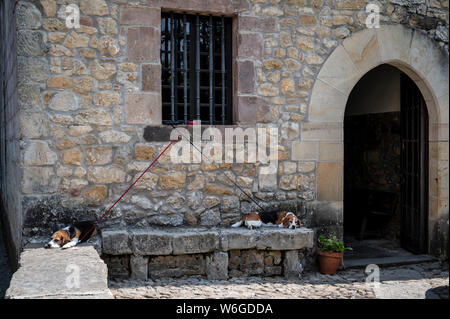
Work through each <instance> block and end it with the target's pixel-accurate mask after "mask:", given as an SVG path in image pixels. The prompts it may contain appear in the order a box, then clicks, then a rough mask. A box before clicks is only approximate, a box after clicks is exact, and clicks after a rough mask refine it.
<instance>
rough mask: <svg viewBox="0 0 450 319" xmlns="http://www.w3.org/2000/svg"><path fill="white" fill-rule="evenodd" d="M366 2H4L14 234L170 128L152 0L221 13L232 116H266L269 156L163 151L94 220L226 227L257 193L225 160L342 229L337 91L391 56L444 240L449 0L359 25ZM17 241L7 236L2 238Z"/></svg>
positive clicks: (158, 144)
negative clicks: (410, 95)
mask: <svg viewBox="0 0 450 319" xmlns="http://www.w3.org/2000/svg"><path fill="white" fill-rule="evenodd" d="M4 2H5V1H4ZM10 2H14V1H10ZM368 3H369V2H368V1H364V0H184V1H177V0H21V1H17V2H16V3H15V16H16V24H17V39H16V41H17V96H18V104H17V110H18V117H19V120H18V123H19V125H18V128H17V135H18V140H17V145H18V146H19V147H20V156H18V158H17V159H16V163H15V164H16V165H18V167H19V168H18V170H17V174H16V175H15V176H14V178H17V179H18V180H19V181H20V182H18V183H17V184H16V183H12V184H8V183H5V179H8V180H9V177H8V176H6V175H4V174H2V178H3V179H4V183H3V185H4V186H3V187H5V189H8V188H9V191H10V192H12V193H14V194H15V195H14V196H17V197H18V198H19V203H18V204H17V205H16V208H15V210H11V211H10V212H7V213H9V214H18V215H20V216H21V219H20V225H16V224H14V223H11V226H10V227H11V228H12V231H11V233H21V234H22V235H23V238H22V242H26V240H27V238H29V237H31V236H37V235H48V232H49V231H50V229H51V228H54V227H56V226H59V225H62V224H65V223H68V222H71V221H73V220H77V219H86V218H90V219H94V218H95V217H100V216H101V215H102V213H103V212H104V210H105V208H107V207H108V206H109V205H111V204H112V203H113V202H114V201H115V200H116V199H117V198H118V197H119V196H120V195H121V194H122V193H123V192H124V191H125V190H126V189H127V187H128V186H129V185H130V184H131V182H132V181H133V180H134V179H135V178H137V176H138V175H139V174H140V173H141V172H142V171H143V170H144V169H145V168H146V167H147V166H148V164H149V161H150V160H151V159H152V158H154V156H156V155H157V154H158V153H159V152H160V151H161V150H162V149H163V148H164V147H165V146H166V145H167V139H165V140H164V139H161V138H159V139H157V138H155V139H152V138H149V137H148V136H146V134H145V132H153V133H155V132H156V133H155V134H154V135H159V136H162V135H163V136H164V134H166V135H167V131H168V130H169V129H170V127H169V128H167V126H164V125H162V122H161V118H162V116H161V114H162V105H161V87H160V83H161V62H160V45H161V12H162V11H175V12H187V13H200V14H212V15H218V16H222V15H224V16H227V17H232V19H233V22H232V24H233V92H232V95H233V124H234V125H236V126H239V127H243V128H246V127H256V126H267V127H277V128H278V129H279V140H278V143H279V147H278V150H277V151H278V159H279V165H278V168H277V171H276V173H275V174H274V175H273V176H267V175H262V174H260V171H261V167H260V165H258V164H228V163H222V164H206V163H202V164H189V165H186V164H183V165H180V164H173V163H171V162H170V157H169V156H168V155H167V154H166V155H164V156H163V157H162V158H161V159H160V161H159V162H158V164H157V165H156V166H155V167H153V168H152V169H151V170H150V171H149V172H148V173H147V174H146V175H145V176H144V178H143V180H141V181H140V182H139V183H138V184H137V185H136V187H135V188H134V189H133V190H132V191H131V192H130V193H129V194H128V195H127V196H126V197H124V198H123V200H122V201H121V202H120V203H119V204H118V205H117V206H116V208H115V209H114V210H113V211H112V212H111V213H110V214H109V215H108V216H107V217H106V218H105V219H104V221H102V227H105V228H108V227H115V228H126V227H134V228H146V227H152V226H154V225H159V226H172V227H173V226H194V225H201V226H208V227H209V226H223V227H226V226H229V225H230V223H232V222H234V221H235V220H236V219H237V218H238V217H239V216H240V215H241V214H242V213H245V212H249V211H252V210H254V209H255V208H256V207H255V206H254V205H253V204H252V203H251V202H249V201H248V200H247V199H246V197H245V196H243V195H242V194H241V192H240V191H239V190H238V188H236V187H235V186H234V185H233V183H230V181H229V179H228V178H227V177H226V176H224V174H227V176H228V177H229V178H231V179H232V180H233V181H235V182H236V183H237V184H238V185H240V187H242V188H243V189H245V190H246V191H249V192H251V193H252V194H253V195H254V196H255V197H256V198H258V199H259V200H260V201H262V202H264V204H265V205H267V206H271V207H281V206H282V207H289V208H291V209H294V210H295V211H296V212H297V213H298V214H299V215H300V216H301V217H302V219H303V220H304V221H305V224H306V226H308V227H310V228H314V229H316V230H320V231H324V232H332V233H337V234H339V235H342V225H343V160H344V157H343V116H344V111H345V105H346V101H347V98H348V95H349V93H350V91H351V89H352V88H353V87H354V86H355V84H356V83H357V82H358V80H359V79H360V78H361V77H362V76H363V75H364V74H365V73H367V72H368V71H369V70H370V69H372V68H374V67H376V66H378V65H380V64H383V63H388V64H391V65H394V66H396V67H397V68H399V69H400V70H402V71H403V72H405V73H406V74H408V75H409V76H410V77H411V78H412V79H413V80H414V81H415V82H416V84H417V85H418V87H419V88H420V89H421V92H422V95H423V96H424V98H425V100H426V102H427V107H428V111H429V115H430V141H429V142H430V173H429V176H430V198H429V202H430V208H429V229H430V249H431V250H432V251H433V252H435V253H444V252H445V250H446V249H447V248H446V247H447V245H448V244H446V243H445V242H443V241H444V240H447V241H448V22H449V14H448V0H380V1H373V3H374V4H376V5H378V8H379V9H380V12H379V13H380V15H379V21H380V27H379V28H367V27H366V19H367V17H368V14H369V13H367V12H366V6H367V5H368ZM371 3H372V2H371ZM70 4H75V5H77V6H78V8H79V9H80V13H81V18H80V28H74V29H68V28H67V26H66V24H65V20H66V15H67V14H66V7H67V6H68V5H70ZM2 23H3V22H2ZM2 41H3V40H2ZM7 130H9V131H10V132H11V130H16V128H15V127H14V126H13V127H7ZM9 134H12V133H9ZM150 135H151V134H150ZM4 141H5V139H3V140H2V143H4ZM7 156H10V154H9V153H8V154H7ZM3 187H2V189H3ZM3 194H4V195H3V200H4V201H8V200H9V198H7V197H5V193H3ZM10 219H11V218H10ZM446 229H447V230H446ZM446 232H447V235H446ZM20 246H21V243H20V242H19V241H15V249H16V250H19V249H20Z"/></svg>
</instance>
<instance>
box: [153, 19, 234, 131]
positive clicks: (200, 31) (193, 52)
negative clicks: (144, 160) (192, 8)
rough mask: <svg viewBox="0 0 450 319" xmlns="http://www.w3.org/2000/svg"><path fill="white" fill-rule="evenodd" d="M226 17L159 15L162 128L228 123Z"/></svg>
mask: <svg viewBox="0 0 450 319" xmlns="http://www.w3.org/2000/svg"><path fill="white" fill-rule="evenodd" d="M231 25H232V24H231V19H230V18H225V17H216V16H204V15H192V14H177V13H171V12H168V13H166V12H164V13H162V14H161V65H162V119H163V124H186V123H187V122H188V121H192V120H197V121H198V120H200V121H201V122H202V124H208V125H226V124H231V123H232V74H231V70H232V40H231V34H232V28H231Z"/></svg>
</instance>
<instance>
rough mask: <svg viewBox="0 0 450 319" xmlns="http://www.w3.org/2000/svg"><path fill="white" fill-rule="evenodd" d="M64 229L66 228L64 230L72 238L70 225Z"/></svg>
mask: <svg viewBox="0 0 450 319" xmlns="http://www.w3.org/2000/svg"><path fill="white" fill-rule="evenodd" d="M62 230H64V231H65V232H66V233H67V235H68V236H69V238H72V237H71V236H70V227H65V228H63V229H62Z"/></svg>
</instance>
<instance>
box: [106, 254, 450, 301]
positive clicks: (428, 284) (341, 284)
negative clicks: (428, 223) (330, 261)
mask: <svg viewBox="0 0 450 319" xmlns="http://www.w3.org/2000/svg"><path fill="white" fill-rule="evenodd" d="M366 277H367V274H365V272H364V269H348V270H345V271H340V272H339V273H338V274H337V275H335V276H328V275H322V274H320V273H317V272H308V273H305V274H304V275H303V277H302V278H301V279H299V280H285V279H284V278H282V277H266V278H260V277H249V278H232V279H230V280H227V281H211V280H206V279H205V278H204V277H200V276H196V277H186V278H178V279H169V278H167V279H161V280H154V281H151V280H149V281H133V280H124V279H122V280H120V279H116V280H111V281H110V285H109V286H110V289H111V292H112V293H113V295H114V296H115V298H118V299H123V298H133V299H140V298H150V299H165V298H174V299H194V298H244V299H252V298H281V299H284V298H308V299H318V298H319V299H323V298H330V299H335V298H336V299H337V298H344V299H360V298H364V299H366V298H402V299H403V298H414V299H417V298H418V299H424V298H433V299H439V298H442V299H448V285H449V275H448V264H441V263H438V262H434V263H424V264H417V265H408V266H399V267H386V268H380V279H381V282H380V285H379V286H378V287H374V285H373V284H367V283H366V282H365V280H366Z"/></svg>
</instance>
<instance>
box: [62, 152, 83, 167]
mask: <svg viewBox="0 0 450 319" xmlns="http://www.w3.org/2000/svg"><path fill="white" fill-rule="evenodd" d="M81 161H82V155H81V152H80V150H77V149H72V150H69V151H64V152H62V153H61V162H62V163H63V164H67V165H76V166H80V165H81Z"/></svg>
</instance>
